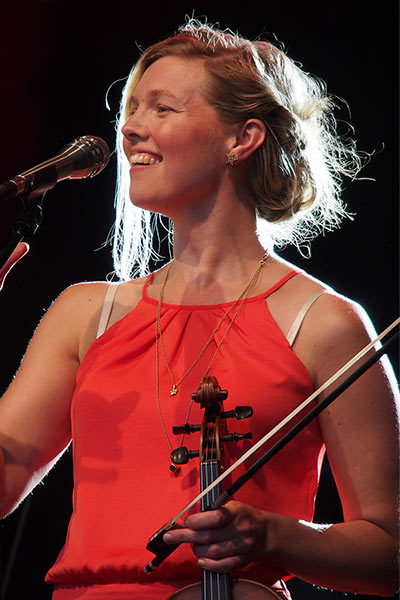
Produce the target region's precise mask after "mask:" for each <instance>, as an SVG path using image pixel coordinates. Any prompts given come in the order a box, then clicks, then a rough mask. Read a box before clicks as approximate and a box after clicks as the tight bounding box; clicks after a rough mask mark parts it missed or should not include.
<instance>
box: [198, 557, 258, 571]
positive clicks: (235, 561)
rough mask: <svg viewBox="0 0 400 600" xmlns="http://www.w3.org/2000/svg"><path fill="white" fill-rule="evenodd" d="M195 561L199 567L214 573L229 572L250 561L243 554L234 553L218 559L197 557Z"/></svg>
mask: <svg viewBox="0 0 400 600" xmlns="http://www.w3.org/2000/svg"><path fill="white" fill-rule="evenodd" d="M197 562H198V565H199V567H201V568H202V569H206V570H207V571H213V572H214V573H230V572H231V571H233V570H234V569H240V568H242V567H245V566H246V565H248V564H249V562H251V561H250V560H249V559H247V558H246V557H245V556H244V555H235V556H229V557H227V558H221V559H219V560H214V559H212V558H199V560H198V561H197Z"/></svg>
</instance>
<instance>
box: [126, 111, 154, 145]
mask: <svg viewBox="0 0 400 600" xmlns="http://www.w3.org/2000/svg"><path fill="white" fill-rule="evenodd" d="M121 131H122V134H123V136H124V137H125V138H127V139H128V140H130V141H132V139H134V138H141V139H147V138H148V137H149V130H148V127H147V125H146V123H145V122H144V119H143V116H141V115H140V113H139V111H138V110H136V111H135V112H134V113H133V114H131V115H130V116H129V117H128V119H127V121H126V122H125V124H124V125H123V126H122V129H121Z"/></svg>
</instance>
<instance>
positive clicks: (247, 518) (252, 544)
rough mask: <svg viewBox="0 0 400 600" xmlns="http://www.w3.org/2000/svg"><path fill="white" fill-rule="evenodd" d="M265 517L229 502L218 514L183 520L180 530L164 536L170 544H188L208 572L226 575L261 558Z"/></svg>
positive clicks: (212, 512) (195, 516) (213, 513)
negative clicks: (191, 546)
mask: <svg viewBox="0 0 400 600" xmlns="http://www.w3.org/2000/svg"><path fill="white" fill-rule="evenodd" d="M267 524H268V514H267V513H265V512H263V511H261V510H257V509H256V508H253V507H251V506H248V505H247V504H242V503H241V502H236V501H230V502H228V503H227V504H226V505H225V506H223V507H222V508H220V509H218V510H213V511H206V512H202V513H196V514H193V515H190V516H189V517H187V518H186V519H185V521H184V524H183V528H179V529H171V530H170V531H169V532H168V533H166V534H165V535H164V538H163V539H164V541H165V542H166V543H170V544H176V543H180V542H189V543H191V544H192V545H193V552H194V554H195V555H196V556H197V557H198V558H199V561H198V564H199V566H200V567H201V568H203V569H207V570H208V571H216V572H219V573H228V572H229V571H232V570H233V569H238V568H241V567H244V566H245V565H247V564H249V563H250V562H252V561H254V560H256V559H259V558H261V556H262V555H263V554H264V553H265V551H266V544H267Z"/></svg>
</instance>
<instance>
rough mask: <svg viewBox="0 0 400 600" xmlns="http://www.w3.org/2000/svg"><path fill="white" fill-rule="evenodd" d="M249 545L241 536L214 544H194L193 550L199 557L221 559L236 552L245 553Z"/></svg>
mask: <svg viewBox="0 0 400 600" xmlns="http://www.w3.org/2000/svg"><path fill="white" fill-rule="evenodd" d="M247 550H248V545H247V544H246V543H244V542H243V541H242V540H240V539H239V538H235V539H229V540H224V541H221V542H215V541H214V542H213V543H212V544H193V552H194V554H195V555H196V556H197V557H198V558H212V559H220V558H226V557H228V556H235V555H236V554H244V553H246V552H247Z"/></svg>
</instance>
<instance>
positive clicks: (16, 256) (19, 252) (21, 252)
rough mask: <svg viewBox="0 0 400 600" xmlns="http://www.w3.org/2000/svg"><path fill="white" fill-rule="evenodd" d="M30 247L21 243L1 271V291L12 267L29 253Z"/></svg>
mask: <svg viewBox="0 0 400 600" xmlns="http://www.w3.org/2000/svg"><path fill="white" fill-rule="evenodd" d="M28 250H29V246H28V244H26V243H25V242H20V243H19V244H18V245H17V247H16V248H15V250H14V251H13V252H12V254H11V255H10V257H9V258H8V259H7V261H6V262H5V263H4V265H3V267H2V268H1V269H0V289H1V288H2V286H3V283H4V280H5V278H6V276H7V274H8V273H9V271H10V270H11V269H12V267H13V266H14V265H15V264H16V263H17V262H18V261H19V260H21V258H22V257H23V256H25V254H26V253H27V252H28Z"/></svg>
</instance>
